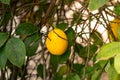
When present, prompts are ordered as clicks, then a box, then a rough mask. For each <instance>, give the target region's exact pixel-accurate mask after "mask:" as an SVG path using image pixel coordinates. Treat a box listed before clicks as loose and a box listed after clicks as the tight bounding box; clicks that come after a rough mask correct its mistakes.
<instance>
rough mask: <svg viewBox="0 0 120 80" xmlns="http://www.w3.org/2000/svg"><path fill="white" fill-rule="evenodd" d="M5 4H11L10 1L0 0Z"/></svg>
mask: <svg viewBox="0 0 120 80" xmlns="http://www.w3.org/2000/svg"><path fill="white" fill-rule="evenodd" d="M0 1H1V2H2V3H4V4H10V0H0Z"/></svg>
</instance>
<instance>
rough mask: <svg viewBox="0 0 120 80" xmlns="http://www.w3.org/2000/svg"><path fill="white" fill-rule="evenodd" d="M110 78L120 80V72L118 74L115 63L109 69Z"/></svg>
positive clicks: (110, 79)
mask: <svg viewBox="0 0 120 80" xmlns="http://www.w3.org/2000/svg"><path fill="white" fill-rule="evenodd" d="M107 74H108V78H109V80H120V74H118V73H117V72H116V70H115V68H114V66H113V65H111V66H110V67H109V68H108V70H107Z"/></svg>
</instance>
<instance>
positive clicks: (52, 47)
mask: <svg viewBox="0 0 120 80" xmlns="http://www.w3.org/2000/svg"><path fill="white" fill-rule="evenodd" d="M46 47H47V49H48V51H49V52H50V53H51V54H53V55H62V54H63V53H65V51H66V49H67V47H68V40H67V36H66V34H65V33H64V31H62V30H61V29H57V28H56V29H53V30H52V31H50V32H49V33H48V36H47V39H46Z"/></svg>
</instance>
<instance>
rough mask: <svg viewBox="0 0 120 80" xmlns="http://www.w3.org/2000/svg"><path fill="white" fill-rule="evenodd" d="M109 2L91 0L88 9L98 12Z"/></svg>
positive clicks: (105, 0)
mask: <svg viewBox="0 0 120 80" xmlns="http://www.w3.org/2000/svg"><path fill="white" fill-rule="evenodd" d="M107 1H108V0H90V2H89V5H88V8H89V9H90V10H91V11H92V10H96V9H98V8H100V7H102V6H103V5H104V4H106V3H107Z"/></svg>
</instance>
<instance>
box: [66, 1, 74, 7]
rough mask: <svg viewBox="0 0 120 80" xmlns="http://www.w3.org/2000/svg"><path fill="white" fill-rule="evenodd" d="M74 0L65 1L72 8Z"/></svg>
mask: <svg viewBox="0 0 120 80" xmlns="http://www.w3.org/2000/svg"><path fill="white" fill-rule="evenodd" d="M72 2H73V0H65V3H66V4H67V5H68V6H70V5H71V4H72Z"/></svg>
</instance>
